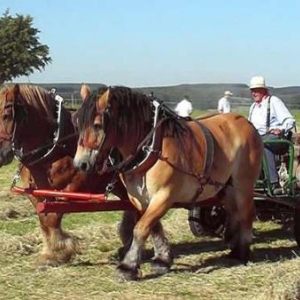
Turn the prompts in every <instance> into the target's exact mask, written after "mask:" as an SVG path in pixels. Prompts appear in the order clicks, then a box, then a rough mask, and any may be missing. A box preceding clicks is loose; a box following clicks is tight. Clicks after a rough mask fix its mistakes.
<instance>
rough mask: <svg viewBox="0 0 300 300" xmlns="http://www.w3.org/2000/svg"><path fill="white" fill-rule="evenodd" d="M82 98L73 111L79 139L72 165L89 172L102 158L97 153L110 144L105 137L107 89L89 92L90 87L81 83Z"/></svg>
mask: <svg viewBox="0 0 300 300" xmlns="http://www.w3.org/2000/svg"><path fill="white" fill-rule="evenodd" d="M80 95H81V98H82V100H83V104H82V106H81V107H80V108H79V109H78V111H77V112H76V113H75V114H76V115H75V117H76V120H74V123H76V125H77V128H78V130H79V140H78V145H77V151H76V154H75V157H74V166H75V167H76V168H79V169H81V170H83V171H86V172H90V171H92V170H93V168H94V167H95V165H96V163H97V162H98V163H99V162H100V161H101V164H103V163H104V161H105V158H104V156H103V159H102V158H101V157H100V156H99V155H98V153H99V150H100V148H101V153H104V152H105V154H106V155H105V156H108V151H109V149H110V147H111V145H110V144H109V143H108V141H107V139H106V137H107V124H106V123H107V116H106V114H107V106H108V96H109V89H108V88H103V89H100V90H99V91H98V92H96V93H91V91H90V88H89V87H88V86H87V85H85V84H83V85H82V87H81V91H80Z"/></svg>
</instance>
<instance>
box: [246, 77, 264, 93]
mask: <svg viewBox="0 0 300 300" xmlns="http://www.w3.org/2000/svg"><path fill="white" fill-rule="evenodd" d="M258 88H263V89H268V87H267V86H266V81H265V78H264V77H263V76H254V77H252V78H251V80H250V84H249V89H250V90H251V89H258Z"/></svg>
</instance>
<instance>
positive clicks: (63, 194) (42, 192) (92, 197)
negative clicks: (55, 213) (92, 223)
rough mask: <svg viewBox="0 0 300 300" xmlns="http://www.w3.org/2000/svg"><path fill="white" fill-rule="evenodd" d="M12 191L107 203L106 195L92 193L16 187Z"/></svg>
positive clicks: (37, 195)
mask: <svg viewBox="0 0 300 300" xmlns="http://www.w3.org/2000/svg"><path fill="white" fill-rule="evenodd" d="M12 191H13V192H15V193H19V194H27V195H32V196H35V197H45V198H47V197H59V198H66V199H78V200H85V201H88V200H96V201H99V202H103V201H106V200H107V199H106V197H105V194H91V193H75V192H64V191H55V190H43V189H33V188H21V187H17V186H14V187H13V188H12Z"/></svg>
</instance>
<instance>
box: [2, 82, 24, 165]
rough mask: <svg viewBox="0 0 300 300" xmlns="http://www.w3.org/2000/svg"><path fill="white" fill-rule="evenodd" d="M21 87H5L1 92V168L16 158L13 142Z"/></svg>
mask: <svg viewBox="0 0 300 300" xmlns="http://www.w3.org/2000/svg"><path fill="white" fill-rule="evenodd" d="M19 94H20V87H19V85H18V84H16V85H14V86H4V87H3V88H2V89H1V90H0V167H1V166H3V165H7V164H9V163H11V162H12V160H13V158H14V152H13V140H14V134H15V129H16V118H17V110H18V105H19V104H20V103H19V101H20V98H19Z"/></svg>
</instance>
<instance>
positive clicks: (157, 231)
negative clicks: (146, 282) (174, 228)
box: [151, 221, 173, 275]
mask: <svg viewBox="0 0 300 300" xmlns="http://www.w3.org/2000/svg"><path fill="white" fill-rule="evenodd" d="M151 237H152V241H153V244H154V257H153V258H152V261H151V266H152V270H153V271H154V272H155V273H156V274H161V275H162V274H165V273H167V272H169V270H170V268H171V265H172V263H173V257H172V255H171V250H170V244H169V241H168V239H167V238H166V236H165V234H164V229H163V226H162V224H161V222H160V221H158V222H157V223H156V225H155V226H154V227H153V229H152V231H151Z"/></svg>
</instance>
